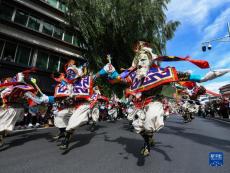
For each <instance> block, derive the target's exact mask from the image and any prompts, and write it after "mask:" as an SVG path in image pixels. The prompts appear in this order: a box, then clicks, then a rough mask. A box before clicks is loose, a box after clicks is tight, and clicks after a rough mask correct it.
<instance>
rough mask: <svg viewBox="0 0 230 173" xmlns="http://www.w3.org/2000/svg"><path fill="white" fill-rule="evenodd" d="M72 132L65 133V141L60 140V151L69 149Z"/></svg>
mask: <svg viewBox="0 0 230 173" xmlns="http://www.w3.org/2000/svg"><path fill="white" fill-rule="evenodd" d="M72 134H73V132H66V135H65V139H63V140H62V143H61V146H60V149H61V150H66V149H68V147H69V142H70V139H71V137H72Z"/></svg>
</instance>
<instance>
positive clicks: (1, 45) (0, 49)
mask: <svg viewBox="0 0 230 173" xmlns="http://www.w3.org/2000/svg"><path fill="white" fill-rule="evenodd" d="M3 47H4V41H3V40H0V59H1V56H2V50H3Z"/></svg>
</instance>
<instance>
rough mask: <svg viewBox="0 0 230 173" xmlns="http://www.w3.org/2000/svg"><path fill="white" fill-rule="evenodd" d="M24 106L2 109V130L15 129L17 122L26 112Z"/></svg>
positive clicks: (0, 113) (0, 111) (0, 120)
mask: <svg viewBox="0 0 230 173" xmlns="http://www.w3.org/2000/svg"><path fill="white" fill-rule="evenodd" d="M23 113H24V109H23V108H14V107H8V108H7V109H0V132H2V131H9V132H11V131H13V130H14V126H15V123H16V122H17V120H18V119H19V118H21V117H22V116H23V115H24V114H23Z"/></svg>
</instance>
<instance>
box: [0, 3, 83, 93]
mask: <svg viewBox="0 0 230 173" xmlns="http://www.w3.org/2000/svg"><path fill="white" fill-rule="evenodd" d="M0 2H1V4H0V79H1V78H4V77H9V76H13V75H15V74H16V73H17V72H20V71H23V70H25V69H28V68H31V67H36V68H37V69H38V72H37V73H36V74H34V77H36V78H37V79H38V84H39V86H41V89H42V90H43V91H45V92H48V93H52V92H53V90H54V88H53V87H52V86H54V83H53V81H52V80H51V79H50V74H51V73H57V72H62V71H63V65H64V64H65V63H66V61H67V60H68V59H70V58H71V59H76V60H77V61H78V62H80V63H82V62H83V61H84V58H83V54H84V52H85V51H87V48H86V47H85V44H84V42H83V39H82V37H81V36H80V34H79V32H78V30H77V28H73V27H71V26H70V25H69V24H68V22H66V21H65V14H64V13H63V11H65V10H67V9H66V7H65V5H64V4H63V3H61V1H59V0H43V1H40V0H12V1H8V0H2V1H0Z"/></svg>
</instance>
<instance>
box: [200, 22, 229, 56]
mask: <svg viewBox="0 0 230 173" xmlns="http://www.w3.org/2000/svg"><path fill="white" fill-rule="evenodd" d="M227 27H228V35H226V36H224V37H220V38H216V39H213V40H209V41H205V42H203V43H202V44H201V45H202V47H201V48H202V51H203V52H206V50H207V49H208V50H212V45H211V43H212V42H230V23H229V22H228V23H227Z"/></svg>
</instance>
